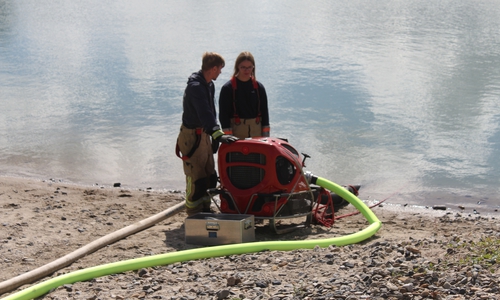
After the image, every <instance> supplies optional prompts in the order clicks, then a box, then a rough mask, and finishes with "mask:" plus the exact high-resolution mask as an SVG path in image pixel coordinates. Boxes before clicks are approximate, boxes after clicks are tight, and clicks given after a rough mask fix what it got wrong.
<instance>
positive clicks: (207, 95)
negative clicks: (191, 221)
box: [176, 52, 237, 216]
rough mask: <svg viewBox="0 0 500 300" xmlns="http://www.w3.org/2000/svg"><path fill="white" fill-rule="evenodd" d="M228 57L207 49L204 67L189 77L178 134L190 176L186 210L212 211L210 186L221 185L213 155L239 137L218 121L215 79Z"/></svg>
mask: <svg viewBox="0 0 500 300" xmlns="http://www.w3.org/2000/svg"><path fill="white" fill-rule="evenodd" d="M224 65H225V62H224V58H223V57H222V56H221V55H220V54H218V53H215V52H205V53H204V54H203V58H202V66H201V70H199V71H198V72H195V73H193V74H191V76H189V78H188V81H187V86H186V89H185V91H184V97H183V102H182V107H183V113H182V125H181V128H180V132H179V135H178V137H177V145H176V154H177V156H179V157H180V158H181V159H182V161H183V169H184V174H185V175H186V212H187V214H188V216H190V215H194V214H196V213H198V212H202V211H203V212H210V204H211V199H210V196H209V195H208V193H207V189H209V188H214V187H216V185H217V172H216V171H215V164H214V157H213V154H214V153H215V152H217V149H218V146H219V142H222V143H232V142H235V141H236V140H237V138H236V137H234V136H231V135H225V134H224V132H223V131H222V130H221V129H220V126H219V125H218V123H217V113H216V110H215V104H214V103H215V101H214V94H215V86H214V83H213V81H215V80H216V79H217V77H218V76H219V75H220V74H221V72H222V68H224Z"/></svg>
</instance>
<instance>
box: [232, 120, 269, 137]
mask: <svg viewBox="0 0 500 300" xmlns="http://www.w3.org/2000/svg"><path fill="white" fill-rule="evenodd" d="M231 128H232V129H233V135H234V136H235V137H237V138H239V139H245V138H248V137H255V136H262V123H260V122H259V123H258V124H257V122H256V118H253V119H240V124H236V123H235V121H234V118H232V119H231Z"/></svg>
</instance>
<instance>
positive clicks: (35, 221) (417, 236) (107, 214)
mask: <svg viewBox="0 0 500 300" xmlns="http://www.w3.org/2000/svg"><path fill="white" fill-rule="evenodd" d="M0 197H1V198H0V199H1V200H0V204H1V205H0V219H1V222H0V228H2V230H1V231H0V242H1V243H0V259H1V261H2V262H3V265H2V266H3V269H4V272H2V273H1V274H0V282H2V281H6V280H9V279H11V278H13V277H15V276H18V275H21V274H24V273H26V272H29V271H32V270H34V269H36V268H39V267H41V266H44V265H45V264H48V263H50V262H52V261H54V260H55V259H56V258H60V257H63V256H65V255H67V254H68V253H71V252H72V251H75V250H76V249H79V248H81V247H82V246H84V245H87V244H89V243H91V242H93V241H95V240H97V239H99V238H101V237H103V236H105V235H107V234H109V233H112V232H115V231H118V230H120V229H122V228H124V227H126V226H129V225H131V224H135V223H137V222H140V221H141V220H144V219H145V218H148V217H150V216H152V215H155V214H158V213H159V212H162V211H164V210H165V209H168V208H170V207H172V206H174V205H176V204H178V203H179V202H181V201H183V193H182V192H178V193H173V192H169V191H156V190H147V189H146V190H132V189H127V188H123V187H119V188H114V187H97V186H94V187H88V186H87V187H82V186H78V185H73V184H70V183H67V182H57V181H56V182H52V181H37V180H28V179H26V180H20V179H19V178H17V179H16V178H11V179H5V180H2V181H1V182H0ZM372 210H373V213H374V214H375V215H376V216H377V218H378V219H379V220H380V221H381V222H382V227H381V229H380V230H379V231H378V232H377V233H376V234H375V235H374V236H373V237H370V238H369V239H367V240H366V241H362V242H360V243H357V244H352V245H348V246H342V247H328V248H324V249H322V250H321V249H309V250H307V249H304V250H294V251H289V252H282V251H270V252H259V253H253V254H244V255H232V256H230V257H214V258H209V259H203V260H197V261H189V262H181V263H175V264H172V265H166V266H158V267H153V268H147V269H144V270H139V271H129V272H125V273H121V274H115V275H109V276H104V277H100V278H97V279H93V280H90V281H87V282H77V283H73V284H66V285H64V286H62V287H59V288H57V289H56V290H55V291H52V292H50V293H49V294H50V296H49V297H52V299H55V298H54V297H56V298H66V297H68V298H75V297H76V298H80V299H89V297H90V298H91V297H92V295H94V297H95V296H96V295H99V296H98V297H100V298H102V299H109V298H115V299H128V298H130V295H132V294H133V295H137V296H136V297H134V298H144V297H146V296H147V297H150V296H149V295H151V297H152V295H156V296H157V297H155V298H158V297H160V298H158V299H171V298H168V297H167V296H169V295H174V294H176V295H179V297H187V299H191V298H192V299H196V298H201V299H217V296H215V295H217V294H220V293H222V294H226V293H229V294H231V293H232V295H234V296H233V298H235V297H239V298H240V299H254V298H255V297H254V296H255V295H256V294H265V295H268V296H264V298H265V299H269V298H272V297H277V299H292V298H286V297H285V298H283V297H281V296H280V295H281V294H283V293H286V294H288V295H291V294H294V293H297V287H295V288H294V284H296V283H297V282H303V284H304V285H307V286H310V285H312V284H313V283H315V282H316V283H315V284H314V287H315V289H314V291H313V290H311V291H304V292H303V293H304V294H307V295H310V296H308V297H309V298H307V297H303V298H302V299H322V298H321V297H319V296H318V297H316V298H315V296H314V295H316V294H322V293H327V292H328V293H330V292H332V293H333V292H335V291H336V292H339V293H340V292H341V291H342V286H343V285H344V284H348V285H352V286H355V285H358V284H359V283H360V281H359V279H357V278H358V277H359V276H362V274H368V273H369V274H371V275H364V276H369V277H370V278H378V279H377V282H378V283H377V285H373V284H371V285H368V286H366V287H363V288H362V289H357V288H356V289H354V290H353V291H350V290H349V291H345V293H354V294H353V295H360V294H358V293H361V294H362V293H366V291H368V290H370V291H371V292H370V293H371V294H372V295H383V294H384V295H385V294H387V295H389V294H390V295H392V294H395V295H402V294H404V295H406V294H408V293H410V294H415V293H418V295H428V294H429V293H444V294H446V293H451V292H452V291H451V290H452V287H453V286H456V285H458V282H462V281H463V280H462V281H460V280H461V279H460V278H461V276H463V275H462V273H461V272H460V271H459V270H461V269H463V268H464V267H463V266H460V263H457V264H458V265H457V271H456V272H455V273H456V274H455V273H453V274H455V275H456V276H457V278H458V279H457V280H456V282H455V281H452V282H451V283H450V282H448V284H445V283H446V282H444V281H443V282H440V283H439V284H438V281H436V282H435V284H434V285H435V286H436V287H434V285H433V286H428V284H426V283H425V282H419V281H421V280H423V279H425V278H426V277H425V276H424V277H418V276H417V275H418V274H417V273H415V274H414V273H407V274H406V273H405V272H403V271H401V270H402V269H401V268H402V267H396V266H398V265H406V267H408V268H410V270H413V269H419V268H422V269H429V268H431V269H432V270H433V272H434V273H435V274H438V273H439V274H441V275H435V276H437V277H436V278H437V279H436V280H438V279H439V278H449V277H451V275H450V270H449V268H450V264H451V263H452V262H453V261H455V259H456V260H457V261H459V259H460V258H461V257H463V255H466V252H463V251H468V250H467V249H465V248H457V249H456V250H453V251H456V253H455V252H454V253H455V254H454V255H453V256H449V254H450V245H452V244H454V243H455V244H457V243H460V242H461V241H464V242H466V241H477V240H479V239H480V238H482V237H498V236H500V224H498V218H497V216H484V215H468V214H464V213H460V212H455V211H453V212H452V211H436V210H429V209H422V208H412V207H401V206H393V205H387V204H386V205H382V206H380V207H376V208H373V209H372ZM353 211H356V210H355V209H354V208H353V207H352V205H348V206H346V207H345V208H343V209H341V211H340V212H339V213H337V214H336V216H339V215H342V214H348V213H352V212H353ZM185 218H186V214H185V212H184V211H181V212H179V213H178V214H176V215H173V216H171V217H169V218H168V219H166V220H164V221H162V222H159V223H158V224H156V225H154V226H152V227H150V228H148V229H145V230H143V231H140V232H137V233H135V234H133V235H131V236H129V237H126V238H124V239H121V240H119V241H116V242H114V243H112V244H110V245H108V246H106V247H103V248H101V249H98V250H96V251H95V252H93V253H89V254H88V255H86V256H84V257H82V258H80V259H78V260H77V261H75V262H73V263H71V264H70V265H69V266H67V267H64V268H62V269H61V270H59V271H57V272H54V274H52V275H50V276H48V277H47V278H44V279H40V280H37V281H36V282H33V283H30V284H25V285H23V286H21V287H18V288H17V289H16V290H15V291H21V290H23V289H25V288H28V287H30V286H32V285H34V284H36V283H39V282H43V281H45V280H47V279H49V278H54V277H57V276H59V275H62V274H66V273H71V272H74V271H77V270H81V269H85V268H89V267H93V266H96V265H102V264H108V263H112V262H118V261H123V260H128V259H134V258H140V257H146V256H150V255H156V254H161V253H168V252H176V251H183V250H189V249H196V248H200V246H197V245H190V244H186V243H185V241H184V227H183V224H184V220H185ZM366 226H367V221H366V219H364V217H363V216H362V215H360V214H357V215H353V216H351V217H348V218H342V219H339V220H336V221H335V222H334V224H333V225H332V226H331V227H329V228H327V227H324V226H320V225H311V226H310V227H306V228H303V229H298V230H296V231H293V232H291V233H287V234H283V235H276V234H275V233H274V232H270V231H269V230H267V229H266V227H265V224H264V226H263V227H259V229H258V230H257V228H256V241H293V240H315V239H328V238H331V237H339V236H345V235H348V234H352V233H355V232H358V231H359V230H361V229H364V228H365V227H366ZM256 227H257V225H256ZM467 243H469V242H467ZM404 249H407V250H404ZM408 249H410V250H408ZM374 251H375V252H376V253H379V252H380V253H379V254H377V256H376V257H372V258H369V253H372V255H373V253H374ZM408 251H410V252H408ZM412 251H413V252H412ZM408 253H410V254H408ZM464 253H465V254H464ZM318 255H319V256H318ZM322 257H326V258H327V259H326V261H325V260H324V258H322ZM329 257H332V258H333V259H328V258H329ZM408 259H411V260H408ZM370 260H371V261H372V263H368V261H370ZM414 260H415V261H414ZM234 261H238V264H236V265H234V263H233V262H234ZM405 261H406V262H405ZM311 262H315V263H314V264H312V265H311ZM403 262H404V263H403ZM346 263H348V264H347V265H346ZM441 264H442V268H443V270H442V271H440V269H439V268H441V267H440V266H441ZM477 265H478V264H477ZM499 265H500V264H496V265H495V266H494V267H495V268H497V270H496V271H495V273H493V274H494V275H489V273H486V271H487V270H486V269H481V270H478V271H473V270H472V271H471V272H480V273H481V272H485V273H484V276H485V278H486V277H488V278H489V277H490V276H496V277H497V278H494V279H491V280H490V279H489V280H490V281H493V280H495V281H494V282H496V281H498V279H499V278H498V277H500V270H498V268H499ZM217 266H220V267H217ZM266 266H267V267H266ZM292 266H295V267H292ZM306 266H307V267H306ZM389 266H392V267H389ZM206 267H208V269H207V268H206ZM228 267H229V269H228ZM288 268H291V269H288ZM296 268H299V269H300V272H296V271H297V270H296ZM393 268H396V269H398V270H400V272H402V273H401V275H403V274H406V277H408V278H413V279H411V281H412V286H411V288H410V287H409V286H406V287H404V286H405V285H407V284H409V283H408V282H406V281H405V280H403V281H405V282H400V281H402V279H401V278H400V276H396V277H394V275H392V274H393V273H392V272H393V271H390V270H392V269H393ZM468 268H469V267H468ZM468 268H467V269H468ZM474 268H477V267H474ZM293 270H295V271H293ZM326 270H330V271H326ZM333 270H335V271H333ZM381 270H384V271H383V272H385V273H380V272H382V271H381ZM438 271H439V272H438ZM428 272H429V271H428ZM141 274H142V275H141ZM190 274H191V275H190ZM193 274H194V275H193ZM283 274H286V277H283V276H282V275H283ZM321 274H323V275H321ZM328 274H330V275H328ZM380 274H386V275H384V276H383V277H384V278H383V279H381V278H379V277H380ZM396 274H400V273H396ZM481 274H482V273H481ZM455 275H453V276H455ZM192 276H194V277H192ZM270 276H271V277H272V278H271V277H270ZM318 276H320V278H324V279H318ZM330 276H333V278H335V282H329V283H328V281H329V280H333V279H329V278H330ZM414 276H416V277H414ZM482 276H483V275H482ZM264 279H265V280H268V281H265V282H264V283H263V284H262V285H261V284H260V281H262V280H264ZM230 280H231V282H233V283H234V284H233V283H231V284H229V281H230ZM318 280H319V281H318ZM323 280H324V281H325V282H323ZM407 280H410V279H407ZM426 280H427V279H426ZM447 280H448V279H447ZM370 281H371V280H370ZM490 281H488V282H490ZM235 282H236V283H235ZM238 282H239V283H238ZM266 282H267V283H266ZM272 282H275V283H276V286H275V287H273V284H272ZM278 282H283V283H282V284H278ZM318 282H321V284H318ZM463 282H465V283H467V284H469V285H471V286H468V285H467V286H464V287H463V289H464V291H465V292H466V293H469V294H470V293H473V294H474V295H479V296H478V298H474V297H467V298H463V299H494V297H491V298H488V297H485V295H490V294H493V295H496V290H495V291H490V290H489V289H488V288H487V286H481V287H480V288H478V287H477V285H474V284H472V281H471V280H468V281H463ZM485 282H486V281H485ZM338 284H340V285H339V286H337V285H338ZM485 285H486V283H485ZM263 286H267V287H266V288H263ZM448 286H451V287H448ZM148 287H149V288H148ZM152 287H155V288H152ZM387 287H390V288H389V289H388V290H387ZM15 291H12V292H15ZM301 293H302V292H301ZM229 294H227V295H229ZM181 295H182V296H181ZM239 295H244V296H245V297H240V296H239ZM1 296H7V293H6V294H4V295H0V297H1ZM164 296H165V297H166V298H162V297H164ZM193 297H194V298H193ZM422 297H423V296H422ZM385 298H387V297H385ZM220 299H225V298H220ZM227 299H231V298H227ZM332 299H333V298H332ZM367 299H378V298H367ZM453 299H462V298H453Z"/></svg>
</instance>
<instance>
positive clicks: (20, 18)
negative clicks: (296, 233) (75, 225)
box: [0, 0, 500, 209]
mask: <svg viewBox="0 0 500 300" xmlns="http://www.w3.org/2000/svg"><path fill="white" fill-rule="evenodd" d="M499 33H500V5H499V4H498V2H497V1H437V2H436V1H315V2H307V1H251V2H233V1H231V2H230V1H210V2H207V1H34V0H33V1H8V0H0V101H1V102H0V175H8V176H11V175H13V176H27V177H37V178H56V179H61V180H64V181H70V182H74V183H78V184H94V183H99V184H112V183H114V182H121V183H122V184H123V185H125V186H128V187H138V188H143V187H153V188H156V189H163V188H165V189H183V188H184V175H183V173H182V164H181V162H180V160H179V159H178V158H177V157H176V156H175V155H174V150H173V149H174V143H175V139H176V137H177V132H178V128H179V125H180V116H181V109H182V106H181V101H182V100H181V99H182V93H183V89H184V87H185V83H186V80H187V77H188V76H189V74H190V73H191V72H193V71H196V70H198V69H199V68H200V65H201V55H202V53H203V52H204V51H217V52H219V53H221V54H222V55H223V56H224V57H225V58H226V61H227V66H226V68H225V69H224V70H223V73H222V74H221V76H220V77H219V79H218V81H217V82H216V86H217V89H219V88H220V87H221V86H222V84H223V83H224V82H225V81H226V80H228V79H229V77H230V74H231V73H232V72H231V70H232V66H233V63H234V59H235V58H236V56H237V55H238V53H239V52H241V51H243V50H248V51H251V52H252V53H253V54H254V56H255V58H256V71H257V77H258V79H259V80H260V81H261V82H262V83H263V84H264V85H265V86H266V88H267V92H268V97H269V100H270V110H271V116H270V118H271V126H272V135H273V136H278V137H286V138H288V140H289V141H290V142H291V143H292V144H293V145H294V146H295V147H296V148H297V149H298V150H299V151H301V152H305V153H308V154H309V155H311V158H310V159H309V160H308V161H307V169H308V170H309V171H312V172H313V173H314V174H315V175H318V176H321V177H324V178H327V179H330V180H332V181H334V182H337V183H339V184H354V183H359V184H362V185H363V188H362V190H361V195H360V196H361V198H365V199H366V198H369V199H378V200H382V199H385V198H387V197H390V199H389V200H388V201H390V202H393V203H401V204H402V203H408V204H416V205H433V204H446V205H466V206H468V207H480V208H486V209H496V208H498V207H499V206H500V197H499V196H498V195H499V192H500V125H499V124H500V34H499ZM478 203H479V204H478Z"/></svg>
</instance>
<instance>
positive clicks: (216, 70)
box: [212, 66, 224, 80]
mask: <svg viewBox="0 0 500 300" xmlns="http://www.w3.org/2000/svg"><path fill="white" fill-rule="evenodd" d="M222 68H224V67H223V66H218V67H213V68H212V80H217V77H219V75H220V73H222Z"/></svg>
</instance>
